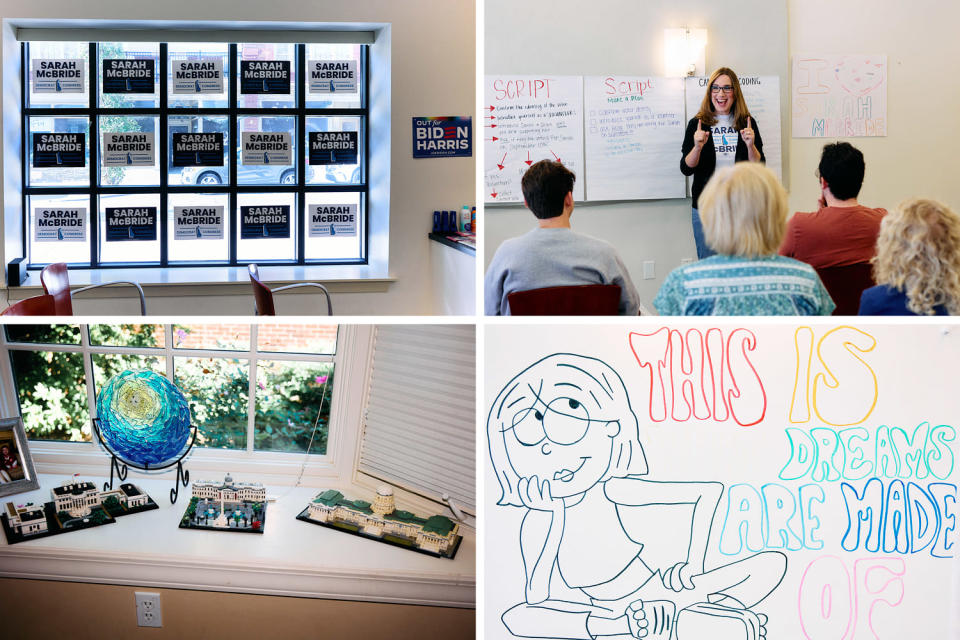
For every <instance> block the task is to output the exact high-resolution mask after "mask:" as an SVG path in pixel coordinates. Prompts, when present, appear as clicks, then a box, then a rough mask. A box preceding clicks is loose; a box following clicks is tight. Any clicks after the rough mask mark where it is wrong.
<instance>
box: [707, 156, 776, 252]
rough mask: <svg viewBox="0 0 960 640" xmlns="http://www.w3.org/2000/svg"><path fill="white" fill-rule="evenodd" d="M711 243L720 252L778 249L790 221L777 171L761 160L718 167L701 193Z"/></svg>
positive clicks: (708, 238)
mask: <svg viewBox="0 0 960 640" xmlns="http://www.w3.org/2000/svg"><path fill="white" fill-rule="evenodd" d="M699 205H700V217H701V219H702V220H703V232H704V236H705V237H706V240H707V244H709V245H710V247H711V248H712V249H713V250H714V251H716V252H717V253H720V254H724V255H732V256H747V257H752V258H755V257H757V256H763V255H770V254H774V253H777V251H778V250H779V249H780V242H781V241H782V240H783V234H784V232H785V231H786V224H787V192H786V191H785V190H784V188H783V187H782V186H781V185H780V181H779V180H777V176H776V175H774V173H773V171H771V170H770V169H767V168H766V167H764V166H763V165H762V164H759V163H757V162H738V163H737V164H735V165H733V166H732V167H724V168H722V169H719V170H717V171H716V172H715V173H714V174H713V177H711V178H710V181H709V182H708V183H707V186H706V187H704V189H703V193H701V194H700V201H699Z"/></svg>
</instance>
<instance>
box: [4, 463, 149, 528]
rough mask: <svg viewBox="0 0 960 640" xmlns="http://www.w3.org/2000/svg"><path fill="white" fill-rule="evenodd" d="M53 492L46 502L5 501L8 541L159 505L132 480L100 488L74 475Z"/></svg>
mask: <svg viewBox="0 0 960 640" xmlns="http://www.w3.org/2000/svg"><path fill="white" fill-rule="evenodd" d="M50 493H51V494H52V496H53V501H52V502H47V503H46V504H44V505H35V504H33V503H31V502H28V503H27V504H25V505H19V506H14V504H13V503H12V502H8V503H7V504H6V505H5V507H4V510H3V514H2V516H0V520H2V524H3V532H4V534H6V536H7V542H8V543H9V544H16V543H18V542H23V541H25V540H33V539H37V538H44V537H46V536H54V535H58V534H61V533H67V532H70V531H75V530H79V529H87V528H89V527H97V526H100V525H102V524H111V523H113V522H116V520H115V518H118V517H120V516H125V515H129V514H131V513H139V512H141V511H150V510H151V509H158V508H159V507H158V506H157V503H155V502H154V501H153V500H152V499H151V498H150V496H148V495H147V494H145V493H143V492H142V491H140V489H138V488H137V487H136V486H134V485H132V484H130V483H125V484H122V485H120V488H119V489H114V490H111V491H98V490H97V487H96V485H95V484H93V483H92V482H79V481H77V480H76V479H73V480H66V481H64V482H63V483H61V485H60V486H59V487H54V489H53V490H52V491H51V492H50Z"/></svg>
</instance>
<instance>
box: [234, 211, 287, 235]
mask: <svg viewBox="0 0 960 640" xmlns="http://www.w3.org/2000/svg"><path fill="white" fill-rule="evenodd" d="M289 237H290V205H288V204H283V205H259V206H251V207H240V238H241V239H243V240H259V239H262V238H289Z"/></svg>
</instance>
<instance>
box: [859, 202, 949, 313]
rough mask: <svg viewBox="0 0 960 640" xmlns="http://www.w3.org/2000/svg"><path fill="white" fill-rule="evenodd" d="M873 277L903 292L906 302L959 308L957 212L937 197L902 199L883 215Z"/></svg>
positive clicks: (917, 308) (930, 309)
mask: <svg viewBox="0 0 960 640" xmlns="http://www.w3.org/2000/svg"><path fill="white" fill-rule="evenodd" d="M872 262H873V277H874V280H876V282H877V284H885V285H888V286H890V287H893V288H895V289H899V290H900V291H903V292H904V293H905V294H906V295H907V308H908V309H910V311H913V312H914V313H916V314H920V315H933V314H934V313H935V312H934V307H937V306H939V305H943V306H944V307H946V309H947V312H948V313H950V314H951V315H956V314H958V313H960V216H957V214H956V213H954V212H953V211H952V210H951V209H950V207H948V206H947V205H945V204H943V203H941V202H937V201H936V200H923V199H914V200H907V201H905V202H901V203H900V204H899V205H897V207H896V208H895V209H894V210H893V211H891V212H890V213H888V214H887V215H886V216H884V218H883V222H882V223H881V224H880V235H879V236H878V237H877V255H876V256H874V258H873V260H872Z"/></svg>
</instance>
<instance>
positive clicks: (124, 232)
mask: <svg viewBox="0 0 960 640" xmlns="http://www.w3.org/2000/svg"><path fill="white" fill-rule="evenodd" d="M106 225H107V234H106V235H107V242H121V241H125V240H156V239H157V208H156V207H107V208H106Z"/></svg>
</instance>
